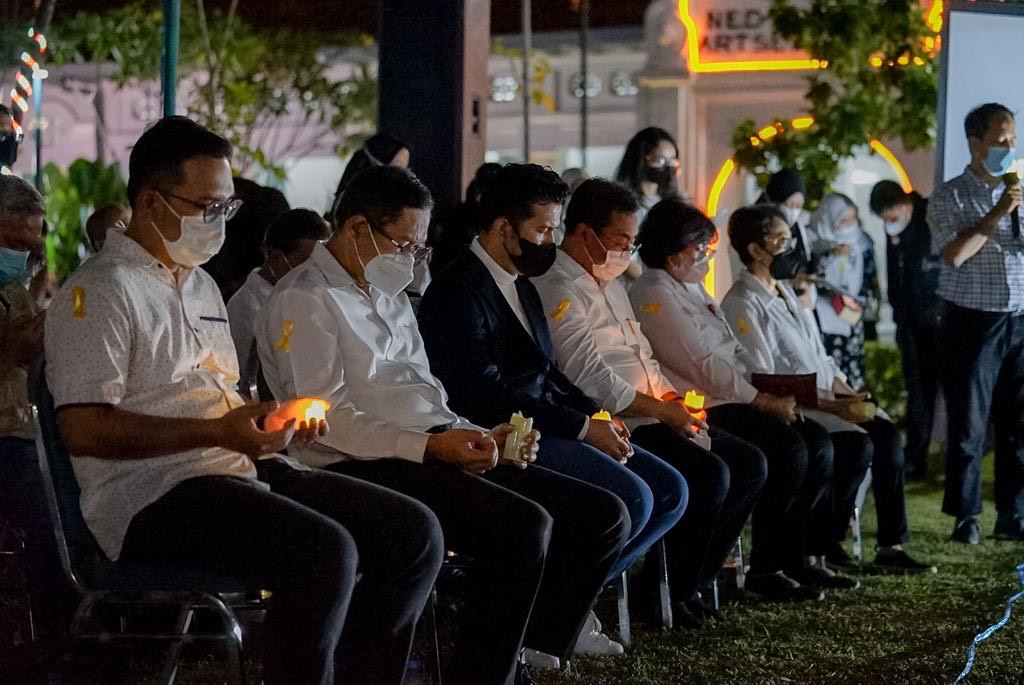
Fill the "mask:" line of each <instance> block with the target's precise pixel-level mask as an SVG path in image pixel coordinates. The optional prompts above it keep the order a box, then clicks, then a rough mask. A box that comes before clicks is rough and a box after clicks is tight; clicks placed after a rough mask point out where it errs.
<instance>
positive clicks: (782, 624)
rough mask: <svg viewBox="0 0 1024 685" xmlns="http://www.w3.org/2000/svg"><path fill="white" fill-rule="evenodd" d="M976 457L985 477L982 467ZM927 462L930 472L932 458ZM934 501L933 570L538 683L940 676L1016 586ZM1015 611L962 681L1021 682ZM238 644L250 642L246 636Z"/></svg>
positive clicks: (918, 492) (914, 524)
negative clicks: (960, 538)
mask: <svg viewBox="0 0 1024 685" xmlns="http://www.w3.org/2000/svg"><path fill="white" fill-rule="evenodd" d="M989 462H990V460H989ZM986 466H987V468H986V471H987V475H986V479H985V480H986V482H988V483H990V482H991V464H990V463H988V464H987V465H986ZM933 467H934V471H935V472H938V470H939V464H938V463H935V464H933ZM940 500H941V483H940V482H938V481H931V482H928V483H915V484H912V485H910V486H908V488H907V504H908V507H909V514H910V526H911V531H912V534H913V541H912V543H911V545H910V547H909V549H910V550H911V551H912V553H913V554H914V555H915V556H917V557H920V558H922V559H927V560H930V561H932V562H933V563H935V564H936V565H938V567H939V574H938V575H934V576H923V577H922V576H918V577H896V576H879V575H871V574H864V575H862V576H861V587H860V588H859V589H857V590H852V591H847V592H843V593H832V594H831V595H830V596H828V597H827V598H826V601H824V602H821V603H816V604H814V605H799V606H790V605H778V604H759V603H756V602H754V601H752V600H749V599H741V600H738V601H735V600H734V601H732V602H730V603H728V604H727V605H726V606H725V608H724V616H725V619H726V620H725V622H724V624H723V625H720V626H715V627H709V628H707V629H705V630H703V631H701V632H699V633H683V632H676V633H672V634H665V633H654V632H645V631H643V630H639V629H635V630H634V642H633V646H632V648H631V649H629V650H628V651H627V654H626V655H625V656H623V657H618V658H602V659H577V660H574V661H573V664H572V667H571V671H570V672H569V673H558V674H553V673H547V674H539V675H538V676H537V677H538V680H539V681H540V683H541V685H570V684H572V685H583V684H585V685H627V684H628V685H676V684H680V685H682V684H690V683H694V684H699V683H712V684H719V683H721V684H726V685H745V684H750V685H773V684H775V683H780V684H781V683H815V684H817V683H828V684H830V685H831V684H839V683H850V684H854V683H856V684H872V683H885V684H890V683H892V684H895V683H952V682H953V680H954V679H955V678H956V676H957V674H958V673H959V672H960V671H961V669H962V668H963V665H964V661H965V657H966V651H967V647H968V645H969V644H970V641H971V638H972V637H973V636H974V634H975V633H977V632H979V631H981V630H982V629H983V628H985V627H986V626H988V625H990V624H991V623H993V622H994V621H995V620H996V619H998V618H999V616H1001V615H1002V612H1003V609H1004V606H1005V602H1006V599H1007V598H1008V597H1009V596H1010V595H1012V594H1013V593H1015V592H1017V591H1018V590H1019V589H1020V585H1019V583H1018V581H1017V575H1016V571H1015V567H1016V565H1017V564H1018V563H1021V562H1024V544H1022V543H1016V542H1000V543H997V542H995V541H993V540H990V539H985V540H984V541H983V542H982V544H981V545H979V546H978V547H974V548H968V547H965V546H962V545H954V544H953V543H950V542H947V538H948V536H949V532H950V528H951V526H952V523H951V520H950V519H949V517H946V516H944V515H942V514H940V513H939V503H940ZM986 500H987V503H986V507H987V510H986V512H985V515H984V516H983V517H982V532H983V533H984V534H986V535H988V534H989V533H991V530H992V525H993V523H994V512H993V507H992V504H991V490H990V488H989V490H988V491H987V493H986ZM866 508H867V514H866V516H865V517H864V521H865V530H866V538H865V542H866V545H865V546H866V547H867V548H868V549H870V546H871V543H872V541H873V540H874V509H873V503H872V502H871V500H870V498H869V500H868V503H867V507H866ZM8 609H10V607H9V606H8ZM1019 611H1020V615H1014V617H1013V618H1012V619H1011V621H1010V624H1009V625H1008V626H1007V627H1006V628H1004V629H1003V630H1002V631H1000V632H998V633H996V635H995V636H993V637H992V638H991V639H989V640H988V641H986V642H985V643H983V644H982V645H981V647H980V649H979V652H978V657H977V662H976V665H975V667H974V672H973V674H972V675H971V676H970V677H969V678H968V679H967V681H966V682H967V683H1000V684H1002V683H1024V659H1022V656H1024V646H1022V636H1024V602H1022V603H1021V606H1020V607H1019ZM4 614H5V612H4V611H3V602H0V628H5V627H6V628H9V627H10V623H9V621H10V620H11V618H12V617H11V616H10V614H8V616H6V619H7V621H4V620H3V619H4V618H5V616H4ZM599 615H600V616H601V618H602V620H604V622H605V624H606V625H608V626H612V625H614V624H615V621H614V606H613V605H611V604H609V603H607V602H603V603H602V604H601V606H600V607H599ZM5 622H7V623H8V625H7V626H4V625H3V624H4V623H5ZM0 633H6V631H3V630H0ZM6 635H9V633H6ZM249 646H250V647H255V646H256V640H254V641H252V642H250V643H249ZM100 649H102V650H104V652H105V653H106V654H107V655H108V659H109V661H107V662H106V663H107V664H108V665H109V666H113V670H114V671H115V672H116V675H115V674H114V673H111V672H109V671H107V672H106V677H104V676H100V678H98V679H97V680H94V679H93V678H89V677H87V678H85V679H84V680H83V681H82V682H87V683H93V682H104V683H105V682H118V683H143V682H148V681H147V677H148V678H152V677H153V675H154V674H155V673H156V672H157V670H158V665H159V660H158V657H157V655H156V654H152V653H150V654H151V656H149V657H146V656H143V655H142V654H140V653H138V652H136V651H135V650H132V649H128V650H125V648H124V647H113V646H107V647H102V648H100ZM4 651H5V650H4V649H3V648H0V683H5V682H11V681H10V680H6V679H5V676H4V673H5V668H4V661H5V660H4V658H3V657H4V654H3V653H4ZM8 656H9V653H8ZM184 656H185V658H184V661H183V663H182V666H181V670H180V671H179V680H178V682H180V683H186V684H189V683H195V684H207V683H221V682H224V680H223V679H224V676H223V673H224V671H223V670H222V669H223V659H222V657H221V655H220V654H219V653H218V652H217V651H216V650H210V649H208V648H190V647H186V649H185V653H184ZM154 657H157V658H154ZM7 665H8V666H10V665H11V664H10V662H8V663H7ZM250 666H255V664H250ZM6 672H7V673H9V671H6ZM111 677H113V679H111ZM74 682H78V681H74Z"/></svg>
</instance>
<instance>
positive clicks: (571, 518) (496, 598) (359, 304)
mask: <svg viewBox="0 0 1024 685" xmlns="http://www.w3.org/2000/svg"><path fill="white" fill-rule="evenodd" d="M432 206H433V201H432V199H431V197H430V191H429V190H427V188H426V187H425V186H424V185H423V184H422V183H420V182H419V180H418V179H417V178H416V177H415V176H413V175H412V174H411V173H409V172H408V171H406V170H404V169H398V168H395V167H388V166H380V167H373V168H371V169H367V170H365V171H363V172H361V173H360V174H359V175H358V176H356V177H355V178H353V179H352V181H351V183H349V185H348V187H347V188H346V189H345V193H344V195H342V196H341V200H340V201H339V202H338V205H337V206H336V207H335V210H334V211H335V215H334V225H335V226H336V227H337V228H336V229H335V231H334V235H332V236H331V238H330V240H328V241H327V242H326V243H325V244H323V245H317V246H316V247H315V248H314V249H313V254H312V255H311V256H310V258H309V260H308V261H307V262H306V263H305V264H303V265H302V266H299V267H298V268H296V269H295V270H294V271H292V272H291V273H290V274H288V275H287V276H285V277H284V278H283V279H282V280H281V281H280V282H279V283H278V284H277V287H276V288H275V290H274V295H273V297H272V298H271V300H270V303H269V304H268V305H267V308H266V314H265V318H264V320H263V321H262V322H261V324H260V327H259V330H258V332H257V335H256V342H257V346H258V348H259V354H260V361H261V362H262V363H263V371H264V375H265V376H266V379H267V384H268V385H269V386H270V389H271V390H272V391H273V392H274V394H275V396H277V397H291V396H294V395H295V394H296V393H299V394H300V395H314V396H317V397H323V398H325V399H328V400H329V401H330V403H331V410H330V412H328V414H327V418H328V419H329V420H330V421H331V424H332V425H333V428H334V429H333V431H332V432H331V433H330V435H326V436H323V437H320V438H319V439H318V440H317V441H316V442H315V443H314V444H311V445H307V446H305V447H303V448H302V449H300V450H298V451H297V452H296V453H295V456H296V457H297V458H298V459H299V460H300V461H302V462H304V463H305V464H307V465H310V466H320V467H326V468H327V469H330V470H331V471H335V472H337V473H344V474H346V475H350V476H355V477H357V478H363V479H366V480H369V481H371V482H374V483H377V484H378V485H383V486H384V487H388V488H391V489H393V490H398V491H399V492H403V493H405V494H407V495H410V496H411V497H414V498H416V499H418V500H420V501H421V502H423V503H424V504H426V505H427V506H428V507H430V508H431V509H432V510H433V511H434V513H435V514H437V517H438V519H439V520H440V521H441V527H442V528H443V530H444V536H445V542H446V544H447V545H448V546H449V547H450V548H451V549H453V550H454V551H455V552H457V553H459V554H461V555H464V556H466V557H468V558H470V559H472V560H473V569H472V572H470V573H468V574H467V578H466V582H465V584H464V585H463V589H464V597H465V602H464V609H463V611H462V613H461V615H460V621H459V630H458V638H457V639H456V641H455V654H454V656H453V657H452V659H451V668H450V669H449V671H448V672H447V673H446V674H445V681H446V682H448V683H460V684H462V683H464V684H466V685H491V684H493V685H503V684H507V683H510V682H511V679H512V678H513V677H515V671H516V658H517V655H518V653H519V650H520V643H522V644H525V645H526V647H527V648H530V649H532V650H535V651H536V652H541V653H543V655H544V658H543V659H539V658H535V659H532V661H531V663H534V664H535V665H537V664H540V663H543V664H544V665H548V666H555V665H557V664H559V663H560V661H561V660H562V659H565V658H568V657H569V655H571V654H572V651H573V647H574V646H575V644H576V639H577V636H578V635H579V633H580V631H581V629H582V628H583V624H584V621H585V619H586V618H587V617H588V614H589V611H590V608H591V605H592V604H593V602H594V600H595V599H596V597H597V594H598V592H599V591H600V590H601V587H602V585H603V581H604V579H605V578H606V577H607V574H608V571H609V570H610V569H611V567H612V564H613V563H614V562H615V561H616V559H618V556H619V552H620V551H621V549H622V545H623V544H624V543H625V537H626V534H627V532H628V529H629V514H628V513H627V511H626V509H625V505H623V503H622V500H620V499H619V498H618V497H616V496H615V495H613V494H611V493H610V492H608V491H607V490H604V489H601V488H598V487H595V486H592V485H589V484H587V483H584V482H582V481H578V480H575V479H573V478H569V477H567V476H563V475H561V474H558V473H555V472H553V471H549V470H547V469H544V468H543V467H540V466H535V465H531V466H529V467H527V465H526V463H520V464H518V466H520V468H515V467H514V466H512V465H508V464H502V465H499V466H497V467H496V463H497V457H498V454H501V453H502V450H503V448H504V443H505V441H506V437H507V435H508V433H509V428H510V426H509V425H508V424H502V425H499V426H498V427H497V428H494V429H492V430H490V431H487V430H484V429H482V428H478V427H477V426H475V425H473V424H472V423H470V422H469V421H467V420H466V419H464V418H461V417H459V416H458V415H457V414H456V413H455V412H453V411H452V410H451V409H449V408H448V396H447V394H446V393H445V390H444V388H443V387H442V386H441V382H440V381H438V380H437V378H435V377H434V375H433V374H432V373H431V371H430V364H429V362H428V360H427V354H426V350H425V349H424V343H423V339H422V338H421V337H420V333H419V329H418V328H417V326H416V317H415V315H414V314H413V310H412V305H411V304H410V302H409V298H408V297H407V296H406V295H405V293H404V292H403V291H404V290H405V288H406V286H407V285H408V284H409V282H410V281H411V279H412V277H413V268H414V264H415V260H416V257H417V256H419V257H420V258H422V257H424V256H425V252H426V251H427V249H426V248H425V247H424V246H423V241H424V239H425V238H426V234H427V225H428V223H429V221H430V210H431V208H432ZM535 440H536V436H534V437H532V438H531V439H530V440H529V441H528V445H527V449H526V450H525V460H526V461H532V460H533V459H534V457H535V454H536V442H535ZM529 443H532V444H529ZM521 452H522V451H516V450H514V449H513V450H512V451H511V453H510V454H509V456H511V457H514V458H516V459H521V458H522V457H523V454H522V453H521ZM535 598H536V601H534V599H535ZM524 630H525V631H526V632H525V637H524ZM534 656H536V655H534Z"/></svg>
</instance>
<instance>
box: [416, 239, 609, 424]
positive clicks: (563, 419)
mask: <svg viewBox="0 0 1024 685" xmlns="http://www.w3.org/2000/svg"><path fill="white" fill-rule="evenodd" d="M516 289H517V290H518V292H519V299H520V301H521V302H522V305H523V309H524V310H525V311H526V317H527V320H528V321H529V322H530V324H531V327H532V329H533V336H532V337H531V336H530V334H528V333H527V332H526V329H524V328H523V325H522V324H521V323H520V322H519V318H518V317H517V316H516V315H515V313H514V312H513V311H512V308H511V307H510V306H509V304H508V302H507V301H506V300H505V297H504V296H503V295H502V294H501V291H500V290H499V289H498V285H497V283H495V282H494V278H493V277H492V276H491V274H490V273H489V272H488V271H487V267H485V266H484V264H483V262H481V261H480V259H479V258H478V257H477V256H476V255H474V254H473V253H472V252H470V251H469V250H465V251H464V252H463V253H462V254H460V255H459V256H458V257H457V258H456V259H455V260H454V261H452V263H451V264H449V265H448V267H447V268H446V269H444V270H443V271H442V272H441V273H440V274H439V275H438V276H437V277H436V278H435V279H434V280H433V281H432V282H431V284H430V287H428V288H427V292H426V294H425V295H424V296H423V301H422V302H421V303H420V309H419V313H418V319H419V328H420V333H421V334H422V336H423V341H424V344H425V345H426V350H427V356H428V357H429V358H430V369H431V371H432V372H433V373H434V375H435V376H437V377H438V378H440V379H441V382H442V383H443V384H444V387H445V390H447V392H448V398H449V404H450V406H451V408H452V409H453V410H455V411H456V412H457V413H458V414H459V415H460V416H465V417H466V418H468V419H470V420H471V421H473V422H474V423H476V424H479V425H481V426H485V427H487V428H490V427H491V426H495V425H497V424H499V423H504V422H506V421H508V419H509V417H510V416H511V415H512V414H513V413H515V412H517V411H519V412H522V413H523V415H524V416H528V417H531V418H533V422H534V423H533V425H534V427H535V428H536V429H537V430H539V431H540V432H541V433H542V434H547V435H552V436H555V437H561V438H567V439H576V438H577V437H579V434H580V432H581V431H582V430H583V425H584V423H585V421H586V417H588V416H590V415H592V414H593V413H594V412H596V411H598V410H599V407H598V406H597V405H596V404H595V403H594V402H593V401H591V400H590V399H589V398H588V397H587V396H586V395H584V394H583V391H582V390H580V389H579V388H577V387H576V386H575V385H573V384H572V382H570V381H569V379H568V378H566V377H565V375H564V374H563V373H562V372H561V371H559V370H558V368H557V367H556V366H555V362H554V349H553V348H552V346H551V334H550V332H549V331H548V324H547V321H546V319H545V318H544V309H543V306H542V305H541V301H540V296H538V295H537V290H536V288H534V287H533V284H532V283H530V281H529V280H528V279H526V278H522V277H520V278H518V279H516Z"/></svg>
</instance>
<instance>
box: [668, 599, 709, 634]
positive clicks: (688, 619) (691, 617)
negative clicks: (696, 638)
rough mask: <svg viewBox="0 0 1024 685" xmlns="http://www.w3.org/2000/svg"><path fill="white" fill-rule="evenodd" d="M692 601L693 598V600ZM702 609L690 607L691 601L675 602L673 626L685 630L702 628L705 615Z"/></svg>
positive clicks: (673, 606) (673, 605)
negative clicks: (694, 609)
mask: <svg viewBox="0 0 1024 685" xmlns="http://www.w3.org/2000/svg"><path fill="white" fill-rule="evenodd" d="M691 601H692V600H691ZM702 613H703V612H701V611H700V609H697V610H696V611H693V610H691V609H690V602H673V604H672V626H673V627H674V628H681V629H683V630H700V629H701V628H703V627H704V616H703V615H702Z"/></svg>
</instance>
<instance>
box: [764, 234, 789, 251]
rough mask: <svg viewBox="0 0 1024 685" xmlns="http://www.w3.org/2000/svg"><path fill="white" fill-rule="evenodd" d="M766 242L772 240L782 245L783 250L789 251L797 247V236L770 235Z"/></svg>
mask: <svg viewBox="0 0 1024 685" xmlns="http://www.w3.org/2000/svg"><path fill="white" fill-rule="evenodd" d="M764 242H765V244H767V243H769V242H770V243H772V244H773V245H779V246H781V247H782V251H783V252H787V251H789V250H792V249H793V248H795V247H796V237H795V236H790V237H788V238H786V237H784V236H782V235H770V236H767V237H765V239H764Z"/></svg>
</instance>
